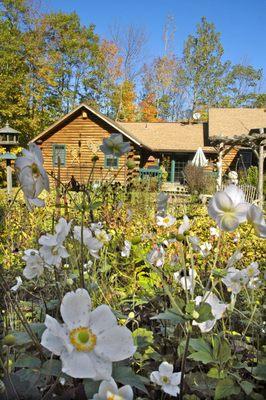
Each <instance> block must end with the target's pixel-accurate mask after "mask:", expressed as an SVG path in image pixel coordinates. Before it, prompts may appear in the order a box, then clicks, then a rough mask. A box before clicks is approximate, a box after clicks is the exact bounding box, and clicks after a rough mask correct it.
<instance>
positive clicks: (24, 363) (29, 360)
mask: <svg viewBox="0 0 266 400" xmlns="http://www.w3.org/2000/svg"><path fill="white" fill-rule="evenodd" d="M15 366H16V367H20V368H24V367H27V368H39V367H40V366H41V361H40V360H39V358H37V357H32V356H26V355H23V356H21V357H19V358H18V359H17V361H16V363H15Z"/></svg>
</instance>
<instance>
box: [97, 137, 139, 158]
mask: <svg viewBox="0 0 266 400" xmlns="http://www.w3.org/2000/svg"><path fill="white" fill-rule="evenodd" d="M100 149H101V151H102V152H103V153H104V154H105V155H112V156H116V157H120V156H122V155H123V154H125V153H128V152H129V151H130V149H131V146H130V143H129V142H124V141H123V136H122V135H121V134H119V133H112V134H111V135H110V136H109V137H108V138H106V139H103V144H102V145H101V146H100Z"/></svg>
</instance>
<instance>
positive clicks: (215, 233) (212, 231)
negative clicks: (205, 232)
mask: <svg viewBox="0 0 266 400" xmlns="http://www.w3.org/2000/svg"><path fill="white" fill-rule="evenodd" d="M210 235H211V236H214V237H216V238H218V237H219V236H220V232H219V229H217V228H214V227H213V226H211V227H210Z"/></svg>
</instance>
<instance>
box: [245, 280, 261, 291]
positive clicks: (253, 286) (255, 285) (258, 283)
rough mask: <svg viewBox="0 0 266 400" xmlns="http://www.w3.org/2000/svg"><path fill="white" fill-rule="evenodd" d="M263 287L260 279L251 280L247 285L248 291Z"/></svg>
mask: <svg viewBox="0 0 266 400" xmlns="http://www.w3.org/2000/svg"><path fill="white" fill-rule="evenodd" d="M261 285H262V282H261V281H260V279H259V278H258V277H255V278H251V279H250V280H249V282H248V284H247V287H248V289H253V290H254V289H258V288H259V287H260V286H261Z"/></svg>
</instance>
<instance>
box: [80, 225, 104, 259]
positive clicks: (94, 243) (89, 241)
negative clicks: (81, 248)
mask: <svg viewBox="0 0 266 400" xmlns="http://www.w3.org/2000/svg"><path fill="white" fill-rule="evenodd" d="M74 238H75V239H76V240H78V241H79V242H81V226H75V227H74ZM83 243H84V245H85V246H86V247H87V248H88V250H89V252H90V254H91V255H92V256H93V257H95V258H98V257H99V254H98V253H99V250H100V249H101V248H102V247H103V243H102V242H100V240H98V239H96V238H94V237H93V236H92V232H91V230H90V229H89V228H83Z"/></svg>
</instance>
